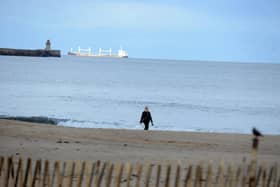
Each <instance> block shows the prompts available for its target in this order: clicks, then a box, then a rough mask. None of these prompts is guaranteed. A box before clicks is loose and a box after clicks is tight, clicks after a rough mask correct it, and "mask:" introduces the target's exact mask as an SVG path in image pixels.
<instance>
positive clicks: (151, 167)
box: [0, 157, 280, 187]
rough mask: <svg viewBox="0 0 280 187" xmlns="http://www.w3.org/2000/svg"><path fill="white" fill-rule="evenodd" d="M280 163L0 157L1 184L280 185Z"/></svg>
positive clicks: (118, 186) (57, 186)
mask: <svg viewBox="0 0 280 187" xmlns="http://www.w3.org/2000/svg"><path fill="white" fill-rule="evenodd" d="M278 170H279V168H278V166H277V164H273V165H271V166H268V165H265V164H263V165H261V166H256V164H255V165H254V163H253V162H250V163H246V159H243V161H242V162H241V164H240V165H238V166H235V167H234V166H233V165H231V164H228V165H225V164H224V163H223V161H221V162H220V164H218V165H216V166H214V165H212V163H211V162H208V163H205V162H204V163H203V162H201V163H199V164H196V165H188V166H183V165H182V164H179V163H178V164H177V165H174V164H173V165H171V164H163V163H149V162H145V163H144V164H141V163H135V164H131V163H129V162H127V163H121V162H115V163H111V162H101V161H96V162H90V161H64V162H61V161H55V162H50V161H48V160H44V161H42V160H36V161H32V159H31V158H27V159H26V160H23V159H22V158H18V159H14V158H13V157H0V185H1V186H3V187H6V186H15V187H16V186H20V187H21V186H24V187H25V186H28V187H29V186H40V187H44V186H47V187H50V186H55V187H62V186H67V187H69V186H77V187H90V186H96V187H99V186H100V187H101V186H102V187H103V186H104V187H109V186H114V187H123V186H125V187H130V186H136V187H140V186H141V187H142V186H145V187H149V186H156V187H181V186H182V187H224V186H228V187H238V186H241V187H244V186H260V187H280V177H279V173H278Z"/></svg>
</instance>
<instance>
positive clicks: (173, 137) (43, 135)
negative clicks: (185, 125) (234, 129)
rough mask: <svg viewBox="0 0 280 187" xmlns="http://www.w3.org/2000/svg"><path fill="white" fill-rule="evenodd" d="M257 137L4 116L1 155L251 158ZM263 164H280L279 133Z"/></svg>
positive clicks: (269, 140) (263, 150)
mask: <svg viewBox="0 0 280 187" xmlns="http://www.w3.org/2000/svg"><path fill="white" fill-rule="evenodd" d="M251 139H252V136H251V135H244V134H225V133H198V132H174V131H153V130H151V131H142V130H116V129H85V128H83V129H81V128H70V127H62V126H55V125H47V124H36V123H27V122H20V121H13V120H0V155H1V156H7V155H14V156H15V157H19V156H22V157H24V158H26V157H31V158H33V159H49V160H52V161H54V160H91V161H96V160H102V161H107V160H109V161H112V162H114V161H123V162H125V161H130V162H132V163H135V162H137V161H140V162H145V161H151V162H164V163H177V162H178V161H179V162H181V163H186V164H189V163H198V162H199V161H202V160H203V161H208V160H212V161H213V162H214V163H216V162H217V163H218V162H220V160H221V159H223V160H224V161H225V162H228V163H233V164H235V163H241V162H242V159H243V157H246V158H247V160H250V158H251V144H252V140H251ZM258 160H259V162H260V163H261V162H267V163H274V162H277V163H278V164H279V163H280V136H279V135H277V136H272V135H265V137H264V138H261V140H260V145H259V152H258Z"/></svg>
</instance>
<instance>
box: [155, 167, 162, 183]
mask: <svg viewBox="0 0 280 187" xmlns="http://www.w3.org/2000/svg"><path fill="white" fill-rule="evenodd" d="M160 173H161V165H160V164H158V165H157V176H156V187H159V184H160Z"/></svg>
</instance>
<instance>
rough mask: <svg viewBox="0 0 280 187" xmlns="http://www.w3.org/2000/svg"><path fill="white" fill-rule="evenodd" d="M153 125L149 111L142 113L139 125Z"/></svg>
mask: <svg viewBox="0 0 280 187" xmlns="http://www.w3.org/2000/svg"><path fill="white" fill-rule="evenodd" d="M150 121H151V122H152V123H153V119H152V115H151V113H150V112H149V111H144V112H142V115H141V119H140V123H145V124H149V122H150Z"/></svg>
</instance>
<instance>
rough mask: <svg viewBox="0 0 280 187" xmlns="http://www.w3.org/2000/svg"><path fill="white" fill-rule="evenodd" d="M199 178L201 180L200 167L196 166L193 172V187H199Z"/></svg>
mask: <svg viewBox="0 0 280 187" xmlns="http://www.w3.org/2000/svg"><path fill="white" fill-rule="evenodd" d="M201 178H202V166H201V165H200V164H198V165H197V166H196V170H195V180H194V186H195V187H201V186H202V184H201V182H202V181H201Z"/></svg>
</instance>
